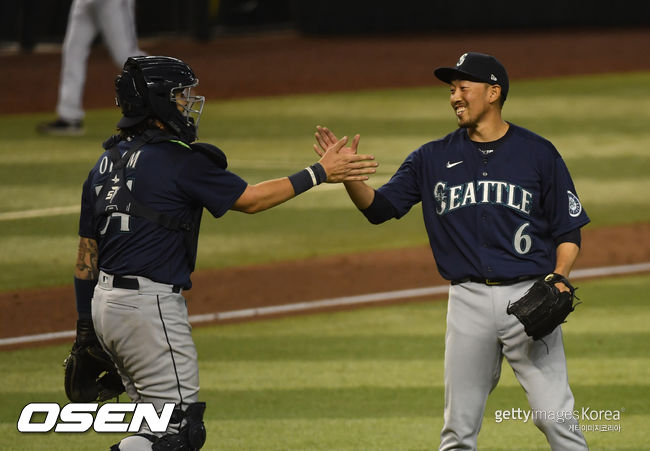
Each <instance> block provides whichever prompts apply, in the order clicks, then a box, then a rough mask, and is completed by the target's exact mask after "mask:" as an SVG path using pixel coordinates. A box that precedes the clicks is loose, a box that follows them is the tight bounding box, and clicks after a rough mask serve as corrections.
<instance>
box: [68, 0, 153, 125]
mask: <svg viewBox="0 0 650 451" xmlns="http://www.w3.org/2000/svg"><path fill="white" fill-rule="evenodd" d="M97 33H101V35H102V37H103V39H104V43H105V44H106V46H107V48H108V50H109V52H110V54H111V57H112V59H113V62H114V63H115V65H116V66H117V67H118V68H121V67H122V66H123V65H124V62H125V61H126V59H127V58H128V57H129V56H136V55H144V54H145V52H143V51H142V50H140V49H139V48H138V40H137V34H136V29H135V0H74V2H73V3H72V6H71V7H70V15H69V17H68V26H67V29H66V33H65V38H64V41H63V56H62V66H61V80H60V83H59V98H58V103H57V107H56V112H57V114H58V115H59V117H60V118H62V119H65V120H68V121H73V120H82V119H83V118H84V115H85V113H84V109H83V94H84V88H85V85H86V76H87V70H88V66H87V64H88V56H89V54H90V50H91V47H92V43H93V40H94V39H95V37H96V36H97Z"/></svg>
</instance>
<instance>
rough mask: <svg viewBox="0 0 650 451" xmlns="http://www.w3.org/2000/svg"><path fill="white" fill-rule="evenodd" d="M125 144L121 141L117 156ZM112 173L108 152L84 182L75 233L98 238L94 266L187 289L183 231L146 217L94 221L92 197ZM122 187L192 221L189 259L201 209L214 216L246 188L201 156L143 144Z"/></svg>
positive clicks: (187, 264) (163, 145)
mask: <svg viewBox="0 0 650 451" xmlns="http://www.w3.org/2000/svg"><path fill="white" fill-rule="evenodd" d="M128 145H129V143H127V142H124V141H123V142H121V143H120V147H119V149H120V151H121V152H122V154H124V152H125V151H126V149H127V146H128ZM110 170H111V163H110V157H109V154H108V151H106V152H104V154H103V155H102V156H101V157H100V158H99V160H98V161H97V163H96V164H95V166H94V168H93V169H92V170H91V171H90V174H89V175H88V179H87V180H86V182H85V183H84V187H83V194H82V199H81V216H80V220H79V235H80V236H82V237H87V238H92V239H95V240H97V243H98V245H99V268H100V269H101V270H103V271H105V272H107V273H109V274H114V275H137V276H144V277H147V278H149V279H151V280H154V281H156V282H161V283H166V284H173V285H180V286H182V287H184V288H185V289H188V288H190V287H191V282H190V273H191V269H190V267H191V266H190V265H192V266H193V262H189V261H188V253H187V250H186V246H185V242H184V232H182V231H174V230H170V229H166V228H164V227H162V226H160V225H159V224H157V223H155V222H153V221H150V220H148V219H145V218H140V217H134V216H130V215H126V214H122V213H113V214H112V215H111V216H108V217H101V218H95V217H94V215H93V212H94V208H95V202H96V200H97V195H98V194H99V191H100V190H101V188H102V186H103V185H104V182H105V181H106V178H107V177H108V175H109V173H110ZM126 178H127V186H128V187H129V188H130V189H131V191H132V192H133V195H134V196H135V198H136V199H137V200H138V201H140V202H141V203H143V204H145V205H147V206H149V207H151V208H153V209H155V210H157V211H158V212H160V213H164V214H167V215H169V216H173V217H176V218H179V219H181V220H182V221H184V222H191V223H192V224H194V227H195V234H194V237H193V243H192V245H193V246H194V249H193V250H194V255H196V246H197V240H198V228H199V225H200V222H201V215H202V211H203V208H204V207H205V208H207V209H208V211H209V212H210V213H211V214H212V215H213V216H214V217H215V218H218V217H220V216H222V215H224V214H225V213H226V212H227V211H228V210H229V209H230V208H231V207H232V205H233V204H234V203H235V201H236V200H237V199H238V198H239V197H240V196H241V194H242V193H243V192H244V190H245V189H246V186H247V184H246V182H245V181H244V180H242V179H241V178H240V177H238V176H237V175H235V174H233V173H231V172H229V171H226V170H224V169H221V168H219V167H218V166H217V165H215V164H214V163H213V162H212V161H211V160H210V159H209V158H208V157H207V156H205V155H204V154H203V153H201V152H197V151H192V150H190V149H188V148H186V147H184V146H182V145H180V144H178V143H175V142H171V141H168V142H162V143H156V144H146V145H144V146H143V147H142V148H140V149H139V150H138V151H136V152H135V153H134V154H133V156H132V157H131V159H130V160H129V163H128V164H127V166H126Z"/></svg>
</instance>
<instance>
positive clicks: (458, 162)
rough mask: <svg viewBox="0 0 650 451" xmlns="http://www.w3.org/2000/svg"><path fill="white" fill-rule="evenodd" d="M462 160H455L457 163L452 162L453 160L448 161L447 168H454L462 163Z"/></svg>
mask: <svg viewBox="0 0 650 451" xmlns="http://www.w3.org/2000/svg"><path fill="white" fill-rule="evenodd" d="M462 162H463V160H460V161H457V162H455V163H451V162H449V161H448V162H447V169H449V168H453V167H454V166H458V165H459V164H461V163H462Z"/></svg>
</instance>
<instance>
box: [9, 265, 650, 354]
mask: <svg viewBox="0 0 650 451" xmlns="http://www.w3.org/2000/svg"><path fill="white" fill-rule="evenodd" d="M646 271H650V262H645V263H636V264H630V265H619V266H604V267H599V268H585V269H576V270H575V271H572V272H571V280H574V279H584V278H588V277H599V276H613V275H620V274H631V273H638V272H646ZM448 291H449V285H439V286H434V287H424V288H412V289H408V290H396V291H385V292H382V293H370V294H362V295H358V296H343V297H338V298H330V299H321V300H317V301H307V302H297V303H293V304H282V305H272V306H267V307H258V308H249V309H242V310H230V311H227V312H215V313H206V314H202V315H191V316H190V317H189V319H190V323H192V324H199V323H207V322H212V321H221V320H230V319H247V318H248V319H250V318H259V317H264V316H270V315H277V314H286V313H296V312H305V311H309V310H316V309H320V308H324V307H339V306H352V305H362V304H372V303H376V302H384V301H392V300H397V299H409V298H416V297H423V296H433V295H437V294H444V293H447V292H448ZM75 335H76V331H74V330H64V331H60V332H50V333H45V334H36V335H25V336H21V337H8V338H0V346H8V345H15V344H21V343H31V342H36V341H51V340H56V339H59V338H70V337H74V336H75Z"/></svg>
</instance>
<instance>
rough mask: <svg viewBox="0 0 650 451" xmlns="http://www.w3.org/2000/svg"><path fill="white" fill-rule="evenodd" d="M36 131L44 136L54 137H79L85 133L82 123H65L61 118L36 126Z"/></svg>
mask: <svg viewBox="0 0 650 451" xmlns="http://www.w3.org/2000/svg"><path fill="white" fill-rule="evenodd" d="M36 130H38V132H39V133H42V134H44V135H56V136H81V135H83V134H84V132H85V130H84V127H83V122H82V121H66V120H65V119H61V118H59V119H57V120H55V121H52V122H44V123H42V124H38V126H37V127H36Z"/></svg>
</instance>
